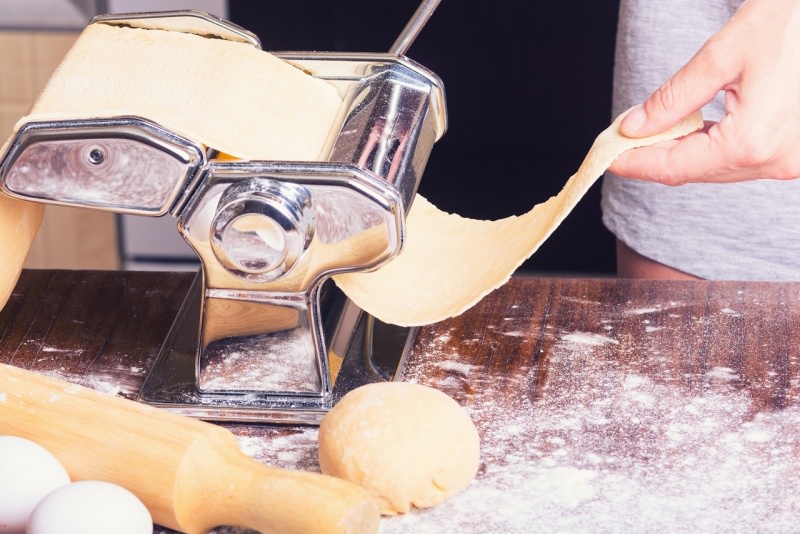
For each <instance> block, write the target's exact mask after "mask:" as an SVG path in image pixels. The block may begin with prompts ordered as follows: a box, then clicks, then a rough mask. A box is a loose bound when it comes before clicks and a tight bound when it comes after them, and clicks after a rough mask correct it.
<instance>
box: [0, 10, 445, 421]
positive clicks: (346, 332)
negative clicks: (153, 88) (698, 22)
mask: <svg viewBox="0 0 800 534" xmlns="http://www.w3.org/2000/svg"><path fill="white" fill-rule="evenodd" d="M433 8H435V3H431V2H425V3H423V4H422V5H421V6H420V8H419V9H418V10H417V13H415V15H414V18H412V21H411V22H410V23H409V24H408V25H407V26H406V30H404V34H403V35H401V37H400V38H399V39H398V40H397V41H396V43H395V46H394V47H393V49H392V51H391V52H390V53H387V54H369V55H368V54H337V53H284V54H278V56H279V57H281V58H282V59H284V60H286V61H288V62H291V63H293V64H295V65H297V66H300V67H301V68H304V69H305V70H307V71H308V72H311V73H313V75H314V76H316V77H318V78H322V79H325V80H328V81H329V82H330V83H333V84H335V85H337V86H338V87H339V88H340V91H341V92H342V93H343V94H345V95H346V97H345V98H344V103H343V109H342V110H341V112H340V114H339V116H340V117H341V125H340V126H339V127H338V129H337V128H334V131H336V132H338V133H335V134H332V136H331V139H329V142H328V146H330V155H329V157H328V160H327V161H322V162H313V161H310V162H264V161H229V160H217V159H215V154H214V153H213V152H211V151H209V150H208V149H207V148H206V147H204V146H201V145H198V144H196V143H194V142H193V141H191V140H189V139H186V138H183V137H181V136H179V135H177V134H175V133H174V132H171V131H169V130H167V129H165V128H163V127H161V126H160V125H158V124H155V123H153V122H151V121H150V120H148V119H147V118H143V117H120V118H111V119H93V120H68V121H52V122H35V123H28V124H25V125H23V126H22V127H21V128H20V129H19V131H18V134H17V136H16V137H15V139H14V140H13V142H12V144H11V146H10V148H9V150H8V151H7V152H6V156H5V158H4V159H3V161H2V162H0V185H1V186H2V189H3V191H4V192H5V193H6V194H9V195H11V196H15V197H18V198H23V199H26V200H30V201H36V202H44V203H52V204H62V205H69V206H77V207H84V208H94V209H102V210H109V211H113V212H118V213H128V214H138V215H142V216H156V217H157V216H162V215H166V214H170V215H172V216H173V217H175V218H176V219H177V229H178V231H179V232H180V234H181V235H182V236H183V237H184V239H185V240H186V241H187V242H188V243H189V244H190V245H191V246H192V248H193V249H194V250H195V252H196V253H197V255H198V257H199V259H200V261H201V264H202V268H201V270H200V272H199V273H198V275H197V276H196V278H195V281H194V283H193V286H192V289H191V290H190V292H189V294H188V296H187V298H186V301H185V302H184V304H183V306H182V309H181V311H180V313H179V316H178V317H177V318H176V320H175V322H174V324H173V326H172V329H171V331H170V334H169V336H168V338H167V340H166V341H165V343H164V346H163V348H162V350H161V353H160V355H159V356H158V358H157V360H156V362H155V363H154V365H153V367H152V369H151V371H150V373H149V375H148V377H147V379H146V381H145V383H144V386H143V389H142V391H141V395H140V397H141V400H143V401H144V402H147V403H151V404H154V405H157V406H160V407H163V408H166V409H170V410H174V411H177V412H179V413H183V414H185V415H191V416H196V417H201V418H204V419H211V420H241V421H250V422H258V421H264V422H286V423H310V424H314V423H318V422H319V421H320V419H321V418H322V417H323V416H324V414H325V413H326V411H327V410H328V409H329V408H330V407H331V406H332V405H333V404H335V402H336V401H337V399H339V398H340V397H341V396H342V395H343V394H344V393H346V392H347V391H349V390H350V389H352V388H354V387H357V386H359V385H362V384H365V383H369V382H374V381H379V380H391V379H393V378H394V377H395V376H396V374H397V373H398V371H399V370H400V369H401V368H402V365H403V362H404V359H405V356H406V354H407V352H408V349H409V348H410V345H411V343H412V342H413V339H414V333H415V331H414V329H408V328H400V327H396V326H392V325H387V324H383V323H381V322H379V321H377V320H375V319H373V318H372V317H370V316H368V315H367V314H366V313H363V312H362V311H361V310H360V309H358V308H357V307H356V306H355V305H354V304H353V303H352V302H350V301H349V300H347V299H346V298H345V297H344V295H343V294H341V292H339V291H338V289H337V288H336V287H335V286H334V284H333V283H332V282H330V281H329V278H330V277H331V276H332V275H333V274H336V273H339V272H345V271H354V270H370V269H374V268H377V267H379V266H380V265H382V264H384V263H385V262H387V261H390V260H391V259H392V258H393V257H394V256H395V255H397V254H398V253H399V252H400V249H401V247H402V244H403V236H404V225H405V217H406V214H407V212H408V209H409V207H410V206H411V203H412V202H413V199H414V196H415V194H416V191H417V187H418V185H419V180H420V177H421V175H422V172H423V169H424V167H425V164H426V162H427V159H428V156H429V154H430V151H431V149H432V146H433V144H434V142H435V141H436V140H437V139H438V138H439V137H441V135H442V134H443V133H444V131H445V128H446V112H445V102H444V94H443V89H442V84H441V82H440V80H439V79H438V78H437V77H436V76H435V75H434V74H432V73H431V72H429V71H427V70H426V69H424V68H422V67H421V66H419V65H417V64H416V63H414V62H412V61H410V60H408V59H406V58H405V57H404V56H403V52H404V51H405V49H406V48H407V47H408V45H409V44H410V38H411V37H410V36H413V34H415V33H416V32H417V31H419V29H420V27H421V24H422V23H424V20H425V19H426V18H427V17H428V16H429V15H430V12H431V11H432V10H433ZM98 21H102V22H104V23H108V22H109V21H113V22H114V23H122V24H130V25H136V26H144V27H148V26H151V27H158V28H165V27H167V28H169V27H171V25H173V24H174V25H175V27H177V28H180V27H183V25H184V24H188V23H191V24H192V25H193V26H194V27H197V26H198V25H201V26H203V27H204V30H203V31H204V32H205V33H208V34H212V35H214V36H217V37H221V38H224V39H230V40H236V41H240V42H241V41H244V42H249V43H250V44H252V45H253V46H256V47H260V43H259V41H258V39H257V38H256V37H255V36H253V35H252V34H250V33H248V32H246V31H244V30H242V29H241V28H239V27H237V26H234V25H232V24H230V23H227V22H225V21H222V20H220V19H217V18H215V17H212V16H209V15H207V14H205V13H201V12H196V11H179V12H164V13H143V14H134V15H124V16H123V17H122V18H120V17H111V16H102V17H97V18H96V19H95V20H94V21H93V23H95V22H98ZM52 169H57V171H56V172H55V173H54V172H53V171H52Z"/></svg>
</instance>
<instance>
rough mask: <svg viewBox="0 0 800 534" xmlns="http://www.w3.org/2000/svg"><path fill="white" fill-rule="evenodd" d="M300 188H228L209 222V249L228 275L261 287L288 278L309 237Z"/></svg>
mask: <svg viewBox="0 0 800 534" xmlns="http://www.w3.org/2000/svg"><path fill="white" fill-rule="evenodd" d="M313 217H314V208H313V205H312V203H311V194H310V192H309V191H308V190H307V189H306V188H305V187H303V186H301V185H297V184H292V183H287V182H281V181H278V180H273V179H269V178H253V179H250V180H245V181H242V182H237V183H235V184H233V185H231V186H229V187H228V188H227V189H226V191H225V193H223V195H222V197H221V198H220V201H219V205H218V208H217V213H216V215H215V216H214V219H213V221H212V223H211V247H212V249H213V251H214V254H215V256H216V257H217V259H218V260H219V262H220V264H221V265H222V266H223V267H225V269H226V270H227V271H229V272H230V273H232V274H234V275H236V276H239V277H240V278H245V279H248V280H255V281H259V282H266V281H269V280H274V279H276V278H279V277H281V276H283V275H284V274H286V273H288V272H289V271H290V270H291V269H292V268H293V267H294V266H295V265H296V264H297V261H298V259H299V258H300V255H301V254H302V253H303V252H304V251H305V250H306V249H307V248H308V245H309V243H310V242H311V238H312V237H313V233H314V232H313V224H312V221H313Z"/></svg>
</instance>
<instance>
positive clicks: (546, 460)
mask: <svg viewBox="0 0 800 534" xmlns="http://www.w3.org/2000/svg"><path fill="white" fill-rule="evenodd" d="M640 311H641V310H640ZM439 348H441V347H439ZM422 349H423V350H424V349H425V348H424V347H423V348H422ZM427 349H428V350H429V351H430V352H429V353H428V357H429V358H430V359H431V360H436V359H439V358H443V359H445V360H447V358H454V359H457V357H458V354H457V353H456V352H455V351H453V352H452V353H451V354H449V355H448V354H443V353H441V352H440V353H438V354H437V353H436V352H435V350H434V349H432V347H427ZM640 349H641V347H640ZM615 350H619V348H618V347H616V343H615V340H613V339H610V338H604V336H598V335H596V334H589V333H585V332H566V333H562V334H561V335H560V336H558V337H557V341H556V342H555V344H554V345H553V349H552V351H551V352H550V354H549V357H548V358H547V360H546V361H544V362H541V365H546V366H547V368H548V371H547V373H546V374H547V377H548V378H547V379H546V380H544V381H543V383H540V382H538V380H539V379H538V378H537V374H538V371H537V367H536V366H532V367H525V368H521V369H520V370H519V372H518V373H516V374H514V375H513V376H509V377H507V378H505V379H504V380H505V383H503V381H501V380H498V379H497V378H496V377H495V378H494V379H492V380H491V382H489V381H486V382H481V381H480V380H478V379H477V378H476V377H479V376H480V374H479V373H474V374H473V375H472V377H471V378H472V379H473V382H471V383H470V386H471V387H470V388H469V391H470V392H471V394H470V396H469V402H468V404H469V406H470V413H471V416H472V417H473V419H474V421H475V422H476V425H477V426H478V427H479V429H480V431H481V435H482V460H483V463H482V467H481V470H480V472H479V475H478V477H477V479H476V480H475V481H474V482H473V484H472V485H471V486H470V487H469V488H468V489H467V490H465V491H464V492H462V493H461V494H459V495H457V496H455V497H454V498H453V499H451V500H450V501H447V502H445V503H443V504H441V505H439V506H437V507H435V508H431V509H426V510H413V511H412V512H411V513H410V514H407V515H405V516H398V517H393V518H386V519H384V520H383V521H382V523H381V534H394V533H410V532H414V533H431V534H433V533H440V532H503V533H509V534H516V533H520V534H521V533H528V532H571V533H573V532H576V533H583V532H585V533H595V532H601V533H606V532H620V533H621V532H723V531H724V532H792V531H794V532H797V531H799V530H800V526H798V520H797V510H800V492H797V491H796V488H795V486H796V485H795V484H794V483H792V482H791V481H793V480H794V479H795V478H796V473H797V472H799V471H800V457H798V454H797V451H798V448H797V445H796V444H797V443H800V410H798V408H796V407H790V408H787V409H784V410H781V411H766V412H764V411H761V412H760V411H758V410H757V409H756V408H755V405H754V402H753V400H752V399H751V398H750V397H749V394H748V392H747V391H746V390H744V389H741V388H739V387H737V379H738V375H737V373H736V372H735V371H734V370H733V369H730V368H725V367H714V368H712V369H710V370H708V371H707V373H706V374H705V380H701V377H699V376H695V375H693V374H691V373H683V374H681V375H680V376H670V375H669V373H667V372H666V371H665V373H664V374H658V373H657V374H656V375H655V376H649V375H647V376H646V375H644V374H642V373H637V372H631V371H630V370H629V369H626V366H625V365H622V364H621V363H622V362H621V361H620V360H619V358H620V355H621V354H623V353H624V351H621V350H620V351H619V353H615V352H614V351H615ZM645 352H646V348H645ZM650 356H653V355H652V354H651V355H650ZM656 359H657V358H656ZM435 365H437V364H435V363H431V364H425V363H423V364H422V365H420V366H418V367H416V368H415V370H414V373H413V376H411V377H409V378H410V380H412V381H419V382H423V383H428V384H429V385H432V386H434V387H439V388H440V389H443V390H444V391H445V392H448V393H450V394H452V395H453V396H462V397H463V395H464V391H465V388H464V385H463V383H462V384H453V383H452V382H451V381H448V379H449V378H452V377H446V378H442V379H432V378H431V377H433V376H436V374H435V373H433V372H432V367H433V366H435ZM532 382H533V383H534V384H535V387H533V388H532V389H533V394H531V395H526V394H523V392H526V391H530V389H531V387H530V385H531V383H532ZM694 383H702V384H703V387H702V388H698V389H696V390H691V391H690V390H687V387H686V384H694ZM512 391H513V392H517V394H513V395H512V394H509V393H506V394H505V395H504V394H503V392H512Z"/></svg>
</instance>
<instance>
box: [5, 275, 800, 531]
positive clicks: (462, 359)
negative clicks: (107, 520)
mask: <svg viewBox="0 0 800 534" xmlns="http://www.w3.org/2000/svg"><path fill="white" fill-rule="evenodd" d="M191 276H192V275H189V274H168V273H117V272H84V271H25V272H24V273H23V275H22V277H21V279H20V282H19V284H18V286H17V288H16V290H15V292H14V295H13V296H12V298H11V300H10V301H9V304H8V305H7V306H6V307H5V309H4V310H3V311H2V313H0V332H2V334H0V361H3V362H5V363H11V364H14V365H18V366H20V367H24V368H27V369H32V370H36V371H38V372H42V373H46V374H49V375H55V376H58V377H61V378H64V379H67V380H70V381H73V382H77V383H80V384H83V385H86V386H89V387H92V388H95V389H99V390H103V391H107V392H109V393H112V394H117V395H121V396H125V397H130V398H133V397H135V396H136V393H137V391H138V388H139V386H140V385H141V383H142V381H143V379H144V376H145V374H146V372H147V369H148V368H149V366H150V365H152V363H153V359H154V358H155V356H156V355H157V352H158V349H159V347H160V344H161V342H162V341H163V339H164V337H165V335H166V333H167V330H168V329H169V326H170V323H171V321H172V318H173V317H174V315H175V313H176V312H177V309H178V307H179V305H180V303H181V300H182V298H183V295H184V294H185V292H186V290H187V289H188V287H189V283H190V281H191ZM799 356H800V283H755V282H748V283H739V282H655V281H629V280H611V279H572V278H569V279H568V278H533V277H517V278H514V279H512V280H511V282H509V283H508V284H507V285H505V286H504V287H502V288H501V289H499V290H498V291H496V292H494V293H493V294H491V295H489V296H488V297H487V298H485V299H484V300H483V301H482V302H480V303H479V304H478V305H477V306H476V307H474V308H473V309H471V310H470V311H468V312H467V313H465V314H463V315H462V316H460V317H457V318H454V319H450V320H447V321H443V322H441V323H438V324H435V325H431V326H429V327H426V328H423V329H422V330H421V332H420V334H419V336H418V339H417V341H416V344H415V346H414V348H413V351H412V354H411V359H410V362H409V365H408V368H407V370H406V372H405V375H404V376H403V380H408V381H415V382H420V383H425V384H429V385H431V386H433V387H437V388H439V389H441V390H443V391H445V392H447V393H448V394H450V395H452V396H453V397H454V398H456V399H457V400H458V401H459V402H460V403H461V404H462V405H463V406H465V408H466V409H467V410H469V412H470V414H471V415H472V417H473V419H474V421H475V422H476V424H477V426H478V428H479V430H480V432H481V436H482V447H483V450H482V456H483V462H482V466H481V469H480V472H479V475H478V478H477V480H476V481H475V482H474V483H473V485H472V486H471V487H470V488H469V489H468V490H466V491H465V492H463V493H462V494H460V495H459V496H457V497H456V498H454V499H452V500H451V501H449V502H447V503H445V504H443V505H440V506H439V507H436V508H433V509H430V510H425V511H415V512H414V513H412V514H409V515H407V516H404V517H398V518H390V519H385V520H384V521H383V522H382V526H381V531H382V532H386V533H393V532H415V533H417V532H504V533H509V532H511V533H513V532H535V531H543V532H554V531H562V532H643V531H647V532H665V531H670V532H676V531H693V532H721V531H725V532H745V531H749V532H792V531H800V491H797V488H798V483H797V482H796V477H797V474H798V473H800V457H799V456H800V445H798V444H800V408H799V405H800V402H799V399H800V374H799V373H800V361H799V360H798V357H799ZM228 426H229V428H231V430H232V431H233V432H234V433H235V434H236V435H237V437H238V439H239V442H240V445H241V446H242V448H243V450H245V452H247V453H248V454H250V455H252V456H253V457H254V458H256V459H257V460H260V461H263V462H265V463H270V464H275V465H280V466H283V467H292V468H299V469H309V470H316V469H318V465H317V462H316V428H313V427H286V426H271V425H241V424H239V425H228ZM223 530H226V529H220V532H221V531H223ZM228 530H230V529H228ZM156 531H157V532H165V531H164V530H163V529H157V530H156Z"/></svg>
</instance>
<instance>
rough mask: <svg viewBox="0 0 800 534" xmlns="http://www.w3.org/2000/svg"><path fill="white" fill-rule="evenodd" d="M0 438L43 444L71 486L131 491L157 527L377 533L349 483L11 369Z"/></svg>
mask: <svg viewBox="0 0 800 534" xmlns="http://www.w3.org/2000/svg"><path fill="white" fill-rule="evenodd" d="M0 434H12V435H16V436H22V437H25V438H28V439H31V440H33V441H35V442H37V443H39V444H40V445H42V446H43V447H45V448H46V449H48V450H49V451H50V452H51V453H53V454H54V455H55V456H56V458H58V459H59V460H60V461H61V463H62V464H63V465H64V467H65V468H66V469H67V471H68V472H69V474H70V477H72V480H73V481H76V480H86V479H91V480H105V481H108V482H113V483H115V484H118V485H120V486H123V487H125V488H128V489H129V490H130V491H132V492H133V493H134V494H135V495H137V496H138V497H139V498H140V499H141V500H142V502H143V503H144V504H145V506H147V508H148V509H149V510H150V513H151V515H152V516H153V520H154V521H155V522H156V523H158V524H160V525H162V526H165V527H169V528H171V529H174V530H178V531H182V532H187V533H189V534H195V533H197V534H201V533H206V532H208V531H209V530H211V529H213V528H214V527H218V526H222V525H234V526H241V527H247V528H251V529H255V530H258V531H260V532H263V533H273V532H274V533H281V534H286V533H295V532H296V533H300V532H307V533H320V534H322V533H344V532H347V533H351V532H377V530H378V523H379V521H380V515H379V512H378V507H377V504H376V503H375V501H374V500H373V499H372V498H371V497H370V496H369V494H368V493H367V492H366V491H365V490H363V489H362V488H360V487H358V486H356V485H354V484H351V483H350V482H347V481H344V480H339V479H337V478H333V477H329V476H325V475H321V474H318V473H310V472H304V471H293V470H288V469H277V468H271V467H267V466H265V465H263V464H260V463H258V462H256V461H255V460H253V459H251V458H250V457H248V456H247V455H245V454H244V453H243V452H241V450H240V449H239V446H238V443H237V442H236V438H235V437H234V435H233V434H231V433H230V432H229V431H228V430H226V429H224V428H222V427H219V426H216V425H213V424H211V423H205V422H202V421H198V420H195V419H191V418H188V417H183V416H180V415H176V414H172V413H168V412H166V411H163V410H160V409H157V408H153V407H152V406H145V405H142V404H139V403H137V402H134V401H129V400H126V399H123V398H120V397H113V396H111V395H107V394H103V393H99V392H97V391H94V390H91V389H88V388H85V387H81V386H77V385H74V384H70V383H68V382H64V381H61V380H56V379H53V378H48V377H45V376H41V375H39V374H36V373H33V372H30V371H25V370H22V369H19V368H16V367H11V366H8V365H4V364H0Z"/></svg>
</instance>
